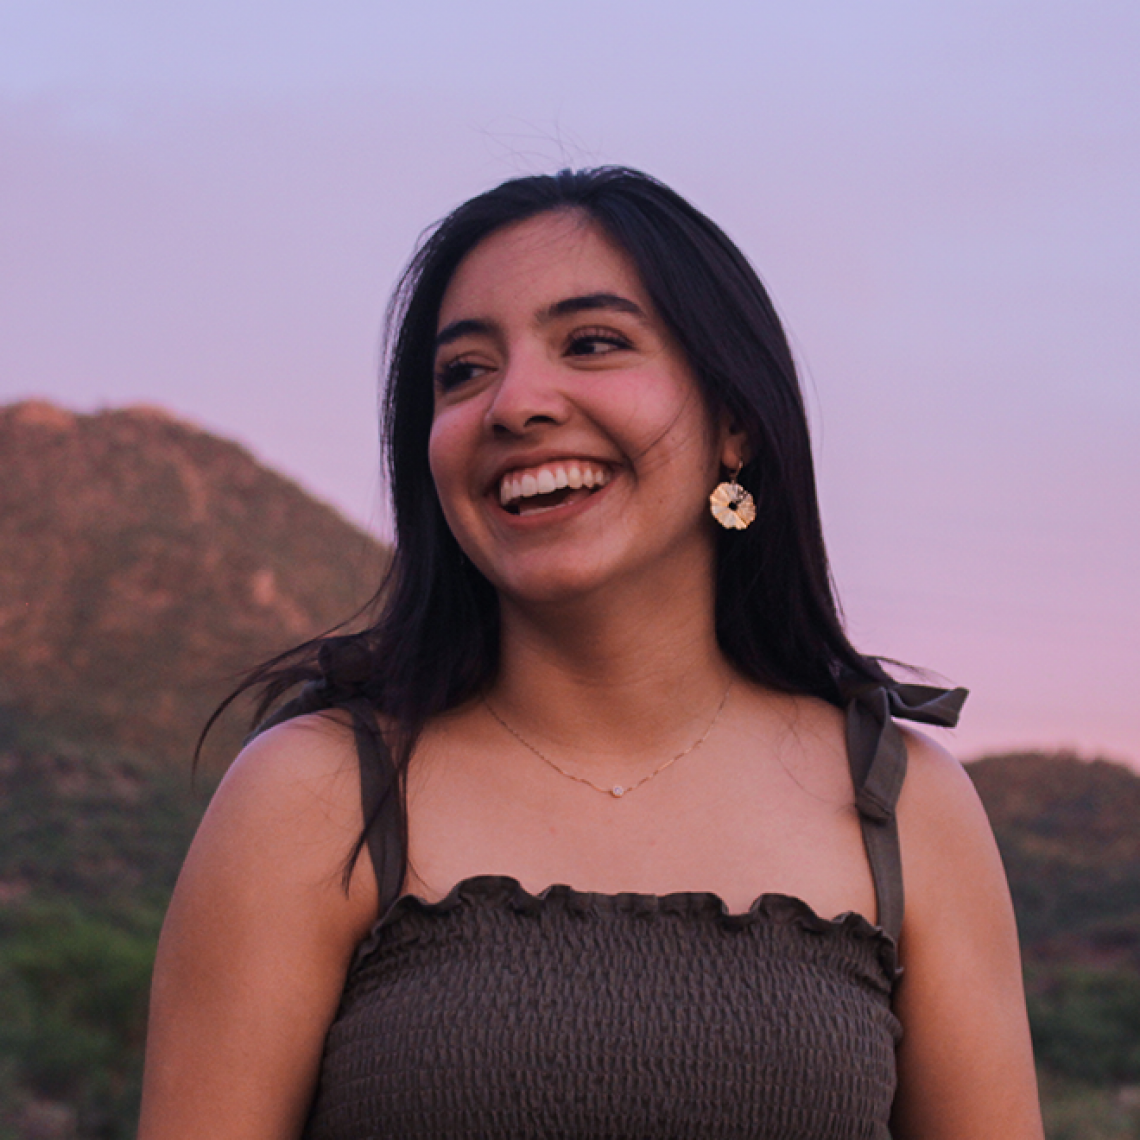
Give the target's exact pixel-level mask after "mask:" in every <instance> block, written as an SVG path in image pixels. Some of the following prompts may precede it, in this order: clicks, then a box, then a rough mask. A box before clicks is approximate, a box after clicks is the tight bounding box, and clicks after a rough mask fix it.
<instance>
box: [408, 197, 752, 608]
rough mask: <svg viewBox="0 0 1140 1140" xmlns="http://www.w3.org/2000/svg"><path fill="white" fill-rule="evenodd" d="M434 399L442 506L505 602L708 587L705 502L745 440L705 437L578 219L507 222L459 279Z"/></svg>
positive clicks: (670, 352) (680, 384)
mask: <svg viewBox="0 0 1140 1140" xmlns="http://www.w3.org/2000/svg"><path fill="white" fill-rule="evenodd" d="M434 384H435V414H434V420H433V424H432V430H431V441H430V462H431V470H432V475H433V477H434V479H435V485H436V490H437V492H438V495H439V500H440V503H441V505H442V507H443V512H444V515H445V516H446V518H447V521H448V524H449V525H450V527H451V530H452V532H453V533H454V535H455V537H456V539H457V540H458V542H459V544H460V546H461V547H462V548H463V550H464V552H465V553H466V554H467V555H468V557H469V558H470V559H471V560H472V562H473V563H474V564H475V565H476V566H477V567H478V568H479V569H480V570H481V571H482V573H483V574H484V575H485V576H486V577H487V578H488V579H489V580H490V581H491V582H492V583H493V584H494V585H495V586H496V587H497V588H498V590H499V591H500V593H501V594H503V595H504V596H507V597H514V598H517V599H519V600H520V601H522V600H527V599H529V600H531V601H554V600H558V599H559V598H565V597H567V596H573V595H581V594H583V593H586V592H589V591H592V590H596V589H599V588H602V587H604V586H605V585H606V584H607V583H612V582H617V581H623V580H625V581H629V580H630V576H631V575H632V576H635V577H636V576H641V579H642V580H643V581H644V583H645V584H649V583H650V581H651V580H652V577H653V575H657V576H658V577H660V576H661V575H662V574H664V575H676V574H681V575H685V574H694V573H695V574H700V575H705V576H708V575H710V574H711V566H712V533H713V532H712V529H711V520H710V519H709V517H708V513H707V507H708V494H709V491H710V490H711V489H712V487H713V486H714V485H715V484H716V482H717V480H718V477H719V472H720V468H721V466H722V464H723V465H726V466H734V465H735V464H736V462H737V460H738V457H739V450H740V446H741V442H742V441H741V440H740V439H739V437H738V436H737V435H735V434H733V433H730V432H729V431H728V430H727V429H726V428H724V427H723V426H721V425H717V424H713V423H712V422H711V420H710V417H709V414H708V412H707V410H706V407H705V404H704V400H703V398H702V396H701V393H700V392H699V390H698V388H697V384H696V380H695V378H694V376H693V374H692V370H691V369H690V367H689V365H688V362H687V361H686V360H685V358H684V356H683V355H682V353H681V351H680V349H679V348H678V347H677V346H676V345H675V344H674V343H673V341H672V338H671V336H670V335H669V333H668V331H667V330H666V328H665V327H664V325H663V324H662V322H661V320H660V318H659V317H658V316H657V314H656V313H655V312H654V310H653V307H652V305H651V304H650V301H649V298H648V296H647V295H646V292H645V289H644V287H643V286H642V284H641V281H640V279H639V277H638V274H637V272H636V270H635V269H634V267H633V265H632V263H631V262H630V260H629V258H628V257H627V256H626V254H625V253H624V252H623V251H621V250H620V249H618V248H617V247H616V246H615V245H614V244H613V243H612V242H611V241H610V240H609V239H608V238H607V237H606V236H605V235H604V234H603V233H602V231H601V230H600V229H599V228H598V227H597V226H596V225H594V224H593V223H592V222H590V221H589V220H588V219H587V218H585V217H584V216H583V215H582V214H580V213H577V212H558V213H553V212H552V213H547V214H541V215H539V216H538V217H536V218H532V219H529V220H527V221H525V222H519V223H516V224H514V225H512V226H509V227H507V228H506V229H503V230H501V231H499V232H497V233H495V234H493V235H492V236H490V237H489V238H487V239H486V240H485V241H483V242H482V243H481V244H480V245H478V246H476V248H475V249H474V250H472V251H471V253H469V254H468V255H467V257H466V258H465V259H464V260H463V261H462V262H461V263H460V265H459V268H458V269H457V271H456V273H455V275H454V277H453V278H452V280H451V283H450V285H449V286H448V289H447V292H446V293H445V294H444V297H443V302H442V304H441V306H440V313H439V322H438V327H437V350H436V357H435V378H434ZM647 575H648V576H649V577H646V576H647Z"/></svg>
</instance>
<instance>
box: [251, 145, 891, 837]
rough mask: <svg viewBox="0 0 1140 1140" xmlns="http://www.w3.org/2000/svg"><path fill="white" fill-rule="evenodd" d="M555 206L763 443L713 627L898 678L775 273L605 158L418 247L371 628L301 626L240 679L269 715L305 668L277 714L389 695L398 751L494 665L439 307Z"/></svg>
mask: <svg viewBox="0 0 1140 1140" xmlns="http://www.w3.org/2000/svg"><path fill="white" fill-rule="evenodd" d="M560 210H571V211H577V212H579V213H581V214H584V215H586V216H587V217H588V218H589V219H590V220H591V221H593V222H594V223H595V224H596V225H597V226H599V227H600V228H601V229H602V231H603V232H604V233H605V234H606V235H607V236H608V237H609V238H610V239H611V240H612V241H613V242H614V243H615V244H616V245H617V246H618V247H619V248H621V249H622V250H624V251H625V253H626V254H627V255H628V256H629V257H630V259H631V260H632V262H633V264H634V265H635V266H636V268H637V270H638V272H639V274H640V276H641V280H642V282H643V284H644V286H645V289H646V292H647V293H648V295H649V297H650V299H651V301H652V303H653V305H654V307H655V308H656V311H657V313H658V314H659V316H660V317H661V319H662V320H663V321H664V322H665V324H666V325H667V326H668V328H669V330H670V332H671V333H672V334H673V336H674V337H675V338H676V340H677V342H678V344H679V345H680V346H681V348H682V350H683V351H684V353H685V355H686V357H687V358H688V361H689V364H690V365H691V367H692V368H693V371H694V372H695V374H696V377H697V380H698V383H699V385H700V388H701V391H702V394H703V396H704V399H705V402H706V405H707V407H708V409H709V410H710V412H711V413H712V415H713V416H714V417H716V416H719V415H721V414H722V413H727V415H728V417H729V419H730V420H731V421H732V422H733V423H734V424H735V425H736V426H738V427H739V428H741V429H743V430H744V431H745V433H746V435H747V439H748V442H749V449H750V458H749V461H748V463H747V464H746V466H745V467H744V468H743V470H742V471H741V473H740V476H739V479H740V482H741V483H742V484H744V486H745V487H747V488H748V489H749V490H750V491H751V492H752V494H753V496H754V497H755V499H756V503H757V508H758V517H757V520H756V522H755V523H754V524H753V525H752V527H750V528H749V529H748V530H745V531H733V532H731V533H730V532H723V533H721V534H720V535H719V536H718V538H717V548H716V577H717V581H716V633H717V638H718V640H719V643H720V646H721V649H722V650H723V652H724V653H725V655H726V656H727V657H728V659H729V660H730V661H731V662H732V663H733V665H734V666H735V667H736V668H737V669H739V670H740V671H741V672H742V673H743V674H744V675H745V676H747V677H750V678H752V679H754V680H756V681H759V682H761V683H762V684H765V685H767V686H770V687H772V688H774V689H778V690H781V691H784V692H789V693H798V694H810V695H813V696H817V697H821V698H822V699H824V700H826V701H829V702H830V703H832V704H837V705H838V704H840V703H842V699H843V694H844V692H846V691H848V690H849V688H850V684H851V682H852V681H854V682H856V683H859V682H862V683H873V684H892V683H893V682H892V681H891V679H890V678H889V677H888V675H887V674H886V673H885V671H884V670H883V668H882V666H881V665H880V664H879V663H878V661H876V660H874V659H872V658H868V657H865V656H862V655H861V654H859V653H858V652H856V650H855V649H854V648H853V647H852V645H851V643H850V642H849V641H848V639H847V636H846V634H845V633H844V631H843V626H842V622H841V620H840V616H839V611H838V607H837V603H836V600H835V594H834V590H833V586H832V580H831V575H830V571H829V568H828V562H827V554H826V552H825V549H824V543H823V533H822V529H821V526H820V518H819V505H818V501H817V496H816V487H815V476H814V472H813V467H812V457H811V443H810V439H809V434H808V425H807V416H806V413H805V410H804V404H803V397H802V394H801V391H800V386H799V382H798V379H797V376H796V369H795V364H794V362H793V360H792V355H791V352H790V350H789V348H788V343H787V339H786V337H785V335H784V331H783V328H782V327H781V325H780V321H779V319H778V317H777V316H776V313H775V310H774V309H773V307H772V303H771V301H770V300H769V298H768V294H767V292H766V291H765V289H764V286H763V285H762V284H761V282H760V279H759V278H758V277H757V275H756V273H755V271H754V270H753V268H752V266H751V265H749V263H748V261H747V260H746V258H745V257H744V255H743V254H742V253H741V252H740V250H738V249H737V248H736V246H735V245H734V244H733V243H732V242H731V241H730V240H729V238H728V237H727V236H726V235H725V234H724V233H723V231H721V230H720V229H719V228H718V227H717V226H716V225H714V224H713V222H711V221H710V220H709V219H708V218H707V217H705V215H704V214H702V213H700V211H698V210H696V209H695V208H694V207H693V206H691V205H690V204H689V203H688V202H686V201H685V200H684V199H683V198H682V197H681V196H680V195H678V194H677V193H676V192H674V191H673V190H671V189H669V187H667V186H665V185H663V184H662V183H660V182H658V181H657V180H656V179H654V178H651V177H649V176H648V175H646V174H642V173H640V172H638V171H635V170H630V169H627V168H624V167H601V168H599V169H594V170H581V171H571V170H564V171H561V172H560V173H558V174H555V175H540V176H533V177H524V178H515V179H511V180H510V181H508V182H504V183H503V184H502V185H500V186H497V187H495V188H494V189H493V190H489V191H487V192H486V193H483V194H480V195H478V196H477V197H475V198H472V199H471V200H470V201H468V202H465V203H464V204H463V205H461V206H459V207H458V208H457V209H455V210H454V211H453V212H452V213H451V214H449V215H448V216H447V217H446V218H445V219H444V220H443V221H442V222H441V223H440V224H439V225H438V226H437V227H436V228H435V229H434V230H433V231H431V232H430V233H429V235H428V236H427V238H426V239H425V240H424V242H423V243H422V245H421V246H420V248H419V249H418V251H417V252H416V254H415V256H414V257H413V258H412V260H411V262H410V264H409V265H408V268H407V269H406V270H405V272H404V274H403V276H402V278H401V280H400V283H399V285H398V287H397V289H396V291H395V294H394V295H393V298H392V302H391V304H390V306H389V310H388V316H387V326H386V327H387V339H386V347H387V353H386V355H387V359H388V385H387V392H386V398H385V404H384V413H383V436H384V444H385V454H386V457H387V464H388V473H389V480H390V487H391V493H392V498H393V502H394V506H395V524H396V542H395V549H394V552H393V555H392V560H391V563H390V566H389V569H388V572H387V575H386V577H385V581H384V583H383V584H382V586H381V588H380V590H379V592H378V593H377V595H376V597H375V599H374V601H373V604H372V609H371V614H372V617H373V618H374V620H373V621H372V622H371V624H370V625H368V627H367V628H365V629H363V630H362V631H361V632H359V633H355V634H351V635H341V636H338V637H323V638H317V639H314V640H312V641H309V642H306V643H305V644H304V645H301V646H299V647H297V648H296V649H294V650H292V651H291V652H290V653H287V654H283V655H281V656H279V657H277V658H274V659H273V660H272V661H270V662H268V663H267V664H266V665H264V666H262V667H261V668H260V669H258V670H256V671H254V672H253V673H252V674H250V675H249V677H247V678H246V680H245V681H244V682H243V684H242V686H241V687H240V688H239V690H238V692H243V691H245V690H247V689H250V688H258V687H259V688H260V692H261V701H260V707H259V710H258V716H259V717H261V716H264V714H265V713H266V712H267V711H268V709H269V708H270V707H272V705H273V704H274V703H275V702H276V701H277V700H278V699H279V698H280V697H282V696H283V695H284V694H285V693H286V692H287V691H288V690H289V689H291V688H292V687H293V686H295V685H297V684H298V683H301V682H310V685H308V686H307V692H308V697H307V699H303V700H300V701H297V700H294V701H293V702H291V703H290V704H289V705H288V706H286V707H285V708H284V709H282V710H280V711H279V713H278V714H277V715H276V716H274V717H273V718H271V719H272V720H273V721H274V722H276V721H278V720H280V719H285V717H287V716H288V715H296V714H297V713H299V712H304V711H309V710H310V709H311V708H315V707H329V706H332V705H338V704H339V705H343V706H345V707H347V708H349V710H350V711H351V712H352V714H353V717H354V721H355V722H356V728H357V734H358V738H359V737H360V734H361V733H365V732H375V731H376V729H375V723H374V717H370V716H369V715H368V713H369V712H370V711H371V710H375V711H376V712H378V713H379V714H380V716H381V718H382V722H383V724H384V725H385V730H384V732H385V736H386V737H387V743H388V745H389V746H390V749H391V751H392V754H393V756H394V757H395V760H396V767H397V770H398V771H402V770H403V769H404V767H405V766H406V764H407V762H408V759H409V758H410V756H411V753H412V750H413V748H414V746H415V743H416V740H417V738H418V736H419V734H420V732H421V731H422V729H423V727H424V725H425V723H426V722H427V721H428V720H429V719H430V718H431V717H433V716H435V715H437V714H439V713H441V712H443V711H445V710H447V709H450V708H453V707H455V706H456V705H458V704H460V703H462V702H463V701H465V700H467V699H469V698H471V697H472V696H475V695H477V694H478V693H480V692H481V691H484V690H485V689H486V688H487V687H488V686H489V685H490V684H491V683H492V681H493V680H494V678H495V676H496V674H497V670H498V665H499V606H498V598H497V595H496V593H495V591H494V589H493V588H492V587H491V585H490V584H489V583H488V582H487V580H486V579H485V578H484V577H483V576H482V574H480V573H479V571H478V570H476V569H475V567H474V566H473V565H472V564H471V562H470V561H469V560H468V559H466V558H465V557H464V556H463V555H462V552H461V551H460V548H459V546H458V544H457V543H456V541H455V538H454V537H453V536H452V534H451V531H450V530H449V528H448V526H447V523H446V521H445V520H444V516H443V512H442V510H441V508H440V504H439V500H438V498H437V496H436V492H435V486H434V483H433V481H432V476H431V471H430V469H429V466H428V437H429V433H430V431H431V423H432V412H433V386H432V367H433V355H434V341H435V335H436V324H437V319H438V315H439V309H440V304H441V302H442V299H443V295H444V292H445V290H446V289H447V286H448V284H449V282H450V281H451V278H452V275H453V274H454V273H455V270H456V268H457V267H458V265H459V263H460V262H461V261H462V260H463V258H464V257H465V256H466V255H467V254H468V253H469V252H470V251H471V250H472V249H474V248H475V246H477V245H478V244H479V243H480V242H481V241H483V240H484V239H485V238H487V237H488V236H489V235H490V234H492V233H494V232H495V231H497V230H499V229H502V228H503V227H504V226H507V225H510V224H512V223H514V222H520V221H523V220H525V219H528V218H532V217H534V216H535V215H537V214H541V213H545V212H548V211H560ZM234 695H235V696H236V695H237V694H236V693H235V694H234ZM391 794H392V795H394V796H395V795H398V793H397V791H396V790H395V788H393V789H392V790H391ZM377 814H379V812H378V813H377ZM400 818H401V819H402V818H403V817H402V811H401V813H400ZM372 822H374V821H369V823H372ZM401 826H402V825H401ZM366 831H367V828H366ZM362 842H363V840H362ZM359 850H360V846H358V847H357V851H356V852H355V853H354V856H355V854H358V853H359Z"/></svg>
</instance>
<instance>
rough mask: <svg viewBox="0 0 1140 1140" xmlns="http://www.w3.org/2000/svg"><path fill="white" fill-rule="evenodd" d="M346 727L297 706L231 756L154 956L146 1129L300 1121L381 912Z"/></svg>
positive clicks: (168, 1131)
mask: <svg viewBox="0 0 1140 1140" xmlns="http://www.w3.org/2000/svg"><path fill="white" fill-rule="evenodd" d="M361 816H362V813H361V808H360V783H359V776H358V769H357V762H356V752H355V749H354V747H353V741H352V735H351V733H350V732H349V731H348V730H347V729H346V728H345V727H344V726H343V725H342V724H340V723H337V722H336V721H334V720H333V719H332V718H329V717H318V716H309V717H303V718H300V719H299V720H297V721H290V722H287V723H286V724H283V725H280V726H279V727H277V728H274V729H271V730H270V731H268V732H266V733H265V734H264V735H263V736H260V737H258V738H257V739H256V740H255V741H254V742H253V743H252V744H250V746H249V747H248V748H246V749H245V751H244V752H243V753H242V754H241V756H239V757H238V759H237V760H236V761H235V762H234V765H233V767H232V768H231V769H230V771H229V772H228V773H227V775H226V777H225V779H224V780H223V781H222V784H221V786H220V787H219V789H218V791H217V794H216V795H215V796H214V799H213V802H212V803H211V804H210V808H209V810H208V811H207V813H206V816H205V818H204V819H203V821H202V826H201V827H200V829H199V831H198V834H197V836H196V837H195V839H194V843H193V845H192V846H191V848H190V853H189V855H188V856H187V858H186V864H185V866H184V867H183V869H182V874H181V876H180V877H179V880H178V886H177V887H176V889H175V892H174V898H173V900H172V902H171V905H170V910H169V912H168V914H167V917H166V923H165V925H164V927H163V931H162V937H161V939H160V942H159V948H158V959H157V962H156V964H155V973H154V984H153V989H152V994H151V1011H150V1025H149V1030H148V1037H147V1050H146V1073H145V1077H144V1082H143V1103H142V1119H141V1124H140V1129H139V1137H140V1140H183V1138H185V1140H191V1138H192V1140H202V1138H203V1137H210V1140H238V1138H240V1140H260V1138H262V1137H264V1138H265V1140H284V1138H287V1137H293V1136H297V1135H299V1133H300V1131H301V1128H302V1127H303V1125H304V1121H305V1114H306V1111H307V1109H308V1106H309V1101H310V1098H311V1096H312V1092H313V1086H314V1082H315V1080H316V1074H317V1068H318V1065H319V1062H320V1056H321V1049H322V1046H323V1044H324V1038H325V1033H326V1031H327V1029H328V1026H329V1023H330V1022H331V1020H332V1018H333V1016H334V1014H335V1012H336V1008H337V1003H338V1000H339V998H340V993H341V989H342V987H343V984H344V977H345V972H346V969H347V966H348V962H349V959H350V957H351V955H352V951H353V949H354V947H355V946H356V944H357V942H358V941H359V940H360V939H361V938H362V937H363V935H364V934H365V932H366V931H367V929H368V927H369V925H370V924H371V922H372V921H373V920H374V918H375V914H376V906H377V899H376V883H375V876H374V875H373V872H372V868H371V866H370V864H369V860H368V859H367V857H364V858H362V859H360V860H358V862H357V866H356V868H355V870H354V873H353V877H352V881H351V884H350V889H349V892H348V894H347V896H346V894H345V892H344V889H343V886H342V872H343V867H344V861H345V858H346V857H347V855H348V853H349V851H350V850H351V848H352V844H353V842H354V840H355V839H356V836H357V835H358V834H359V831H360V828H361Z"/></svg>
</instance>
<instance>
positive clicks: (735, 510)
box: [709, 463, 756, 530]
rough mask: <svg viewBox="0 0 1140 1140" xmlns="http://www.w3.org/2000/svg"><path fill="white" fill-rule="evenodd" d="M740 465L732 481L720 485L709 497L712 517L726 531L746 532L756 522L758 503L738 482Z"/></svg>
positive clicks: (727, 480)
mask: <svg viewBox="0 0 1140 1140" xmlns="http://www.w3.org/2000/svg"><path fill="white" fill-rule="evenodd" d="M743 466H744V464H743V463H742V464H740V465H739V466H738V467H737V468H736V470H735V471H734V472H733V474H732V478H731V479H726V480H725V481H724V482H723V483H718V484H717V485H716V487H715V488H714V490H713V493H712V494H711V495H709V510H710V511H711V512H712V517H713V518H714V519H716V521H717V522H718V523H720V525H721V526H722V527H724V529H725V530H746V529H747V528H748V527H749V526H751V525H752V523H753V522H754V521H755V520H756V503H755V501H754V500H753V498H752V496H751V495H750V494H749V493H748V492H747V491H746V490H745V489H744V488H743V487H742V486H741V485H740V484H739V483H738V482H737V481H736V479H737V476H738V475H739V474H740V468H741V467H743Z"/></svg>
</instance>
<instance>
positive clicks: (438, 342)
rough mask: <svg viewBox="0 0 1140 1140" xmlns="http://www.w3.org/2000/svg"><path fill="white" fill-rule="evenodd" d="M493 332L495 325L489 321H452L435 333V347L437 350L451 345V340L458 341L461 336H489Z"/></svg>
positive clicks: (469, 319)
mask: <svg viewBox="0 0 1140 1140" xmlns="http://www.w3.org/2000/svg"><path fill="white" fill-rule="evenodd" d="M494 331H495V325H494V324H493V323H492V322H491V321H484V320H477V319H473V318H468V319H465V320H462V321H452V322H451V324H449V325H444V327H443V328H441V329H440V330H439V332H438V333H436V336H435V347H436V348H437V349H440V348H443V346H444V345H445V344H451V342H452V341H453V340H458V339H459V338H460V337H462V336H490V335H491V334H492V333H494Z"/></svg>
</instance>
